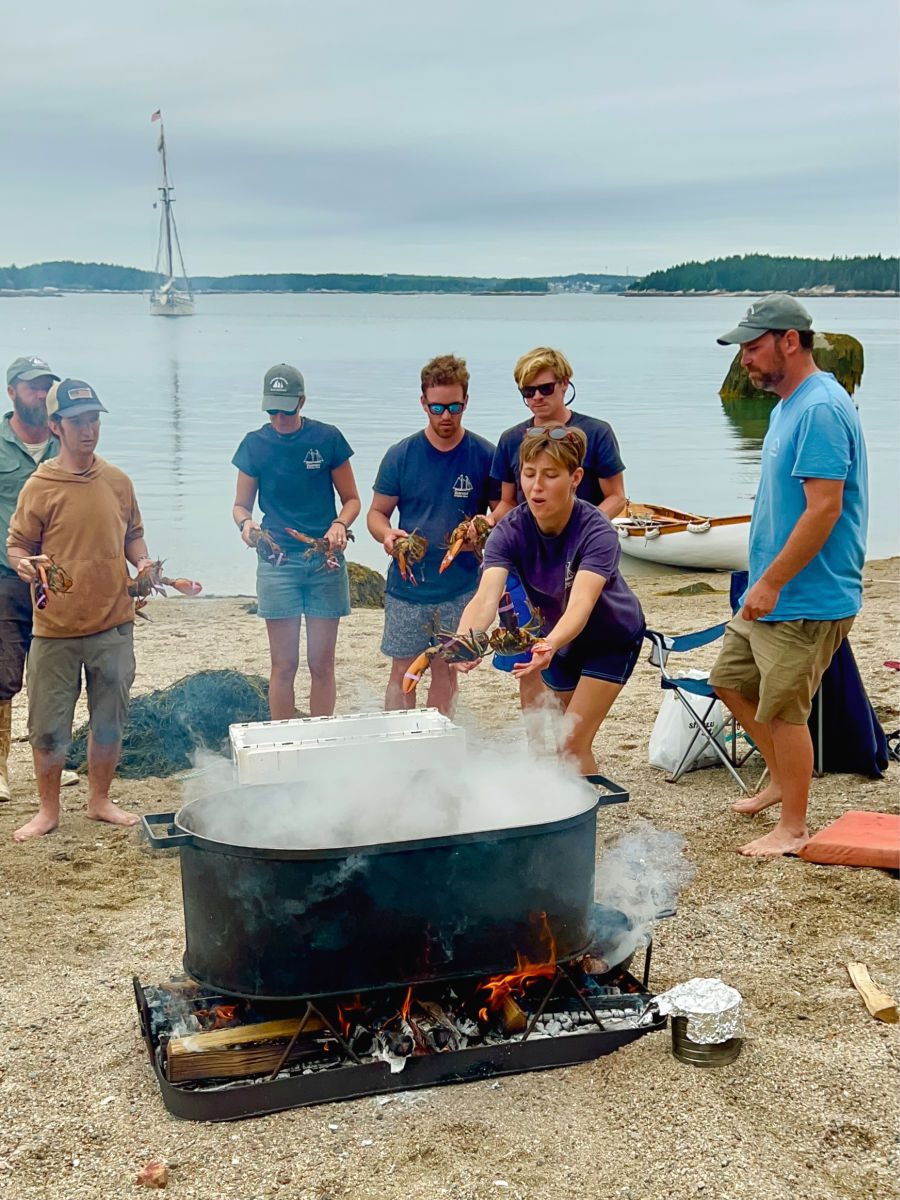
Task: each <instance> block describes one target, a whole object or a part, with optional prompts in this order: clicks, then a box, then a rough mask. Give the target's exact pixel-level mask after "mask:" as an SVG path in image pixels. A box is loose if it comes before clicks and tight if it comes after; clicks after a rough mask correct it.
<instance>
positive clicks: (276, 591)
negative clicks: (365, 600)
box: [256, 554, 350, 621]
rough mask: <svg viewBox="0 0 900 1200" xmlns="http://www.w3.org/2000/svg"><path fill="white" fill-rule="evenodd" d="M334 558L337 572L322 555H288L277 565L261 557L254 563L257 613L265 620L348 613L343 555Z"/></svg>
mask: <svg viewBox="0 0 900 1200" xmlns="http://www.w3.org/2000/svg"><path fill="white" fill-rule="evenodd" d="M337 557H338V560H339V561H340V564H341V565H340V568H339V569H338V570H336V571H334V570H329V569H328V567H326V566H324V565H323V563H322V559H321V558H318V559H312V560H310V561H307V560H306V559H304V558H302V557H300V558H288V559H286V560H285V561H284V562H283V563H282V564H281V566H280V567H274V566H272V564H271V563H269V562H264V561H263V560H262V559H260V560H259V562H258V563H257V564H256V596H257V603H256V614H257V616H259V617H264V618H265V619H266V620H267V621H284V620H288V619H290V618H292V617H321V618H324V619H325V620H337V619H338V617H347V616H349V615H350V584H349V582H348V579H347V564H346V562H345V561H344V557H343V555H341V554H339V555H338V556H337Z"/></svg>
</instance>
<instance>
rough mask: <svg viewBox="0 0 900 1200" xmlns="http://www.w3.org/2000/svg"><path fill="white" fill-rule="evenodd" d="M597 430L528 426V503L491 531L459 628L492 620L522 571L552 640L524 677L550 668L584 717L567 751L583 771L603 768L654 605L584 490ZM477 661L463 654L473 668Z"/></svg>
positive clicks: (524, 459) (522, 670) (524, 468)
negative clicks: (608, 732)
mask: <svg viewBox="0 0 900 1200" xmlns="http://www.w3.org/2000/svg"><path fill="white" fill-rule="evenodd" d="M586 447H587V439H586V438H585V436H584V434H583V433H582V431H581V430H580V429H573V428H570V427H569V426H566V425H562V424H553V425H544V426H541V427H540V428H538V427H535V428H534V429H531V430H529V431H528V433H527V435H526V436H525V437H524V438H523V439H522V444H521V446H520V448H519V465H520V472H521V474H520V478H521V486H522V491H523V492H524V494H525V503H524V504H521V505H519V507H518V508H516V509H514V510H513V511H512V512H511V513H510V514H509V515H508V516H507V517H505V518H504V520H502V521H501V522H500V524H499V525H498V526H497V527H496V528H495V529H494V531H493V533H492V534H491V535H490V537H489V538H488V542H487V546H486V547H485V552H484V573H483V574H482V577H481V583H480V584H479V587H478V591H477V592H476V593H475V596H474V597H473V598H472V600H471V601H470V602H469V604H468V605H467V607H466V609H465V611H464V612H463V615H462V617H461V619H460V622H459V629H458V632H459V633H460V634H464V635H468V634H469V632H470V631H471V630H473V629H487V628H489V627H490V626H491V625H492V624H493V622H494V620H495V618H496V616H497V610H498V607H499V604H500V600H501V597H502V596H503V592H504V590H505V588H506V580H507V576H508V575H509V574H510V573H513V574H515V575H517V576H518V577H519V579H520V580H521V581H522V586H523V587H524V588H525V591H526V593H527V595H528V599H529V602H530V603H531V605H532V607H533V608H535V609H540V611H541V614H542V616H543V627H542V631H541V632H542V635H543V637H542V640H541V641H539V642H538V643H537V644H536V645H535V647H534V649H533V651H532V655H531V661H530V662H527V663H519V664H517V665H516V666H515V667H514V668H513V674H514V675H515V676H516V677H517V678H523V677H527V676H529V675H533V674H535V673H536V672H538V671H540V672H541V676H542V678H543V681H544V683H545V684H546V685H547V687H548V688H549V689H550V690H551V691H552V692H554V693H556V694H557V696H558V699H559V702H560V704H561V706H562V708H563V709H564V710H565V711H566V712H567V713H568V714H569V716H571V717H572V718H574V720H572V721H571V722H570V723H569V731H568V734H567V737H566V741H565V744H564V746H563V753H564V754H565V755H566V756H567V757H569V758H572V759H574V760H575V761H576V762H577V763H578V767H579V769H580V771H581V772H582V774H584V775H591V774H593V773H594V772H595V771H596V769H597V768H596V763H595V761H594V756H593V752H592V749H591V747H592V744H593V741H594V736H595V735H596V733H597V730H598V729H599V728H600V725H601V723H602V721H603V719H604V717H605V716H606V714H607V713H608V712H609V710H610V709H611V708H612V705H613V702H614V701H615V699H616V697H617V696H618V694H619V692H621V690H622V688H623V687H624V686H625V684H626V682H627V681H628V678H629V676H630V675H631V672H632V671H633V670H634V666H635V663H636V662H637V658H638V654H639V653H640V649H641V644H642V641H643V637H644V614H643V612H642V611H641V606H640V604H639V603H638V600H637V597H636V596H635V595H634V593H633V592H632V591H631V589H630V588H629V586H628V584H627V583H626V582H625V580H624V579H623V578H622V576H621V575H620V574H619V539H618V536H617V534H616V531H615V530H614V529H613V527H612V525H611V524H610V522H609V520H608V519H607V518H606V517H605V516H604V514H603V513H601V512H599V511H598V509H596V508H595V507H594V506H593V505H592V504H588V503H587V502H586V501H584V500H579V499H578V498H577V496H576V494H575V492H576V489H577V487H578V484H579V483H580V482H581V478H582V475H583V473H584V472H583V470H582V467H581V463H582V461H583V459H584V453H585V450H586ZM474 665H476V664H462V665H461V666H460V670H463V671H465V670H469V669H471V667H472V666H474Z"/></svg>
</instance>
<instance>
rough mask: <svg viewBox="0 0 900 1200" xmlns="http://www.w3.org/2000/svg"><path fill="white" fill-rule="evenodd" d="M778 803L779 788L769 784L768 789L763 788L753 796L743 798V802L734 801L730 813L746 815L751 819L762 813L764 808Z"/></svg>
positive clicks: (779, 799) (779, 797) (779, 796)
mask: <svg viewBox="0 0 900 1200" xmlns="http://www.w3.org/2000/svg"><path fill="white" fill-rule="evenodd" d="M780 803H781V788H780V787H776V786H775V784H774V783H770V784H769V786H768V787H766V788H763V790H762V791H761V792H757V794H756V795H755V796H745V797H744V799H743V800H736V801H735V802H734V804H732V806H731V811H732V812H736V813H746V814H748V815H749V816H751V817H752V816H755V815H756V813H760V812H762V810H763V809H764V808H769V807H770V806H771V805H772V804H780Z"/></svg>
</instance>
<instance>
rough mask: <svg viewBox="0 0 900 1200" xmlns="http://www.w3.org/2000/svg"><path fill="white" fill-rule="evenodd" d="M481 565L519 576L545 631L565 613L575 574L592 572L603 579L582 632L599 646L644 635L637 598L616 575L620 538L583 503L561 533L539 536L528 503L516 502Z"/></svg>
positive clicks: (489, 542)
mask: <svg viewBox="0 0 900 1200" xmlns="http://www.w3.org/2000/svg"><path fill="white" fill-rule="evenodd" d="M484 565H485V568H487V567H506V569H507V570H508V571H512V572H513V573H514V574H515V575H517V576H518V578H519V579H520V580H521V583H522V586H523V587H524V589H525V592H526V594H527V596H528V601H529V603H530V604H531V606H532V608H539V609H540V610H541V614H542V615H543V618H544V625H543V632H544V633H549V632H550V631H551V630H552V629H553V628H554V626H555V625H557V624H558V622H559V619H560V617H561V616H562V615H563V613H564V612H565V610H566V605H567V604H568V603H569V593H570V591H571V588H572V584H573V583H574V582H575V576H576V575H577V573H578V572H579V571H592V572H593V573H594V574H596V575H602V576H603V578H604V579H605V580H606V583H605V584H604V585H603V591H602V592H601V593H600V595H599V597H598V599H597V603H596V604H595V605H594V610H593V612H592V613H591V615H590V617H588V622H587V625H585V627H584V631H583V634H587V635H588V636H589V637H590V638H591V640H592V642H593V643H594V644H595V645H596V646H597V647H598V648H600V647H605V646H621V645H629V644H630V643H632V642H633V641H634V639H635V638H636V637H638V636H639V635H640V634H641V633H642V632H643V628H644V614H643V612H642V610H641V606H640V603H639V602H638V598H637V596H635V594H634V592H632V590H631V588H630V587H629V586H628V584H627V583H626V582H625V580H624V579H623V578H622V576H621V575H620V574H619V537H618V534H617V533H616V531H615V529H614V528H613V526H612V525H611V524H610V522H609V521H608V520H607V518H606V515H605V514H604V513H602V512H600V510H599V509H597V508H595V507H594V505H592V504H589V503H588V502H587V501H586V500H576V501H575V506H574V508H573V509H572V515H571V517H570V518H569V521H568V524H567V525H566V527H565V529H563V530H562V532H561V533H555V534H547V533H541V530H540V528H539V527H538V523H537V521H535V519H534V517H533V515H532V513H531V510H530V509H529V507H528V505H527V504H520V505H519V507H518V508H515V509H513V511H512V512H511V513H509V514H507V516H505V517H504V518H503V520H502V521H501V522H500V524H499V525H498V526H497V527H496V528H495V529H494V530H493V531H492V532H491V535H490V537H489V538H488V540H487V545H486V546H485V548H484ZM582 636H583V635H582ZM567 649H568V647H563V650H562V651H561V653H562V654H565V653H566V650H567Z"/></svg>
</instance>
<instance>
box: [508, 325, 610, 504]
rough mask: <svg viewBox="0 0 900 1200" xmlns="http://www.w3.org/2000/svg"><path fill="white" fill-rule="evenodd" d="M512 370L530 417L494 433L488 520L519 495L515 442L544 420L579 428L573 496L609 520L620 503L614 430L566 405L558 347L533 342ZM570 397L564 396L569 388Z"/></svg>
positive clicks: (567, 372) (564, 362)
mask: <svg viewBox="0 0 900 1200" xmlns="http://www.w3.org/2000/svg"><path fill="white" fill-rule="evenodd" d="M513 375H514V377H515V381H516V387H517V388H518V389H519V394H520V395H521V397H522V399H523V400H524V402H525V404H526V406H527V407H528V408H529V409H530V410H531V417H530V418H529V419H528V420H527V421H522V422H521V424H519V425H514V426H513V427H512V428H511V429H507V430H506V431H505V432H504V433H502V434H501V435H500V441H499V442H498V443H497V449H496V451H495V453H494V462H493V466H492V468H491V473H492V474H493V476H494V478H495V479H498V480H499V481H500V484H501V496H500V503H499V504H498V506H497V509H496V511H495V512H494V514H493V521H494V523H495V524H496V522H497V521H500V520H502V518H503V517H505V516H506V514H507V513H508V512H511V511H512V510H513V509H514V508H515V507H516V506H517V505H518V504H522V503H523V502H524V500H525V495H524V493H523V491H522V488H521V485H520V482H519V446H520V445H521V444H522V439H523V438H524V437H525V434H526V431H527V430H529V429H541V428H542V427H543V426H545V425H553V424H562V425H569V426H570V427H571V428H573V429H580V430H581V432H582V433H583V434H584V435H585V437H586V438H587V446H588V448H587V453H586V455H585V459H584V477H583V479H582V480H581V483H580V484H579V485H578V499H579V500H587V501H588V503H589V504H593V505H594V506H595V507H597V508H599V509H600V511H601V512H602V513H605V514H606V516H607V517H609V518H610V520H612V518H613V517H616V516H618V515H619V513H620V512H621V511H622V509H623V508H624V507H625V479H624V473H625V464H624V463H623V462H622V458H621V455H620V454H619V443H618V442H617V441H616V435H615V434H614V433H613V431H612V428H611V427H610V426H609V424H608V423H607V422H606V421H601V420H600V419H599V418H598V417H589V416H586V415H585V414H584V413H578V412H574V411H573V410H572V409H571V408H570V407H569V406H568V405H569V404H570V403H571V402H572V400H574V399H575V388H574V384H572V367H571V364H570V363H569V360H568V359H567V358H566V356H565V355H564V354H563V353H562V351H561V350H554V349H552V348H551V347H549V346H537V347H536V348H535V349H534V350H529V351H528V353H527V354H523V355H522V357H521V358H520V359H519V361H518V362H517V363H516V366H515V370H514V371H513ZM570 387H571V388H572V397H571V399H570V400H569V401H568V403H567V401H566V395H567V393H568V391H569V388H570Z"/></svg>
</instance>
